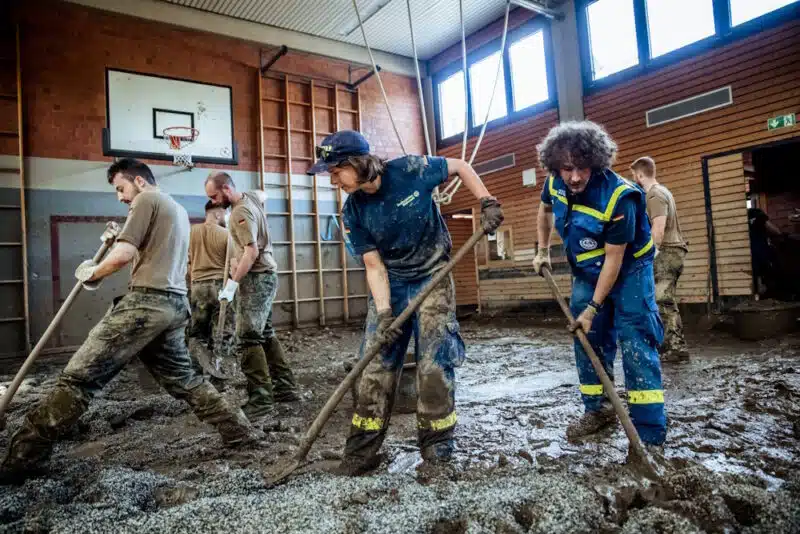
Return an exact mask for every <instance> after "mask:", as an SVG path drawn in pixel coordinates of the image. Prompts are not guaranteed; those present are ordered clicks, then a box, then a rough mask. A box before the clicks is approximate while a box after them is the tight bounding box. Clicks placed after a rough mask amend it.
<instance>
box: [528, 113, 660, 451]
mask: <svg viewBox="0 0 800 534" xmlns="http://www.w3.org/2000/svg"><path fill="white" fill-rule="evenodd" d="M538 149H539V161H540V162H541V164H542V166H543V167H544V168H545V169H546V170H547V171H548V173H549V176H548V178H547V181H546V183H545V184H544V188H543V190H542V202H541V204H540V206H539V214H538V219H537V231H538V240H539V247H538V251H537V254H536V258H535V259H534V261H533V268H534V270H535V271H536V272H537V273H539V274H541V272H542V268H543V266H545V265H546V266H548V267H551V263H550V234H551V232H552V229H553V225H554V224H555V227H556V230H557V231H558V233H559V235H560V236H561V239H562V240H563V243H564V245H563V246H564V255H565V256H566V258H567V261H568V262H569V266H570V268H571V270H572V275H573V282H572V298H571V300H570V307H571V309H572V313H573V314H574V315H575V316H576V317H577V319H576V320H575V322H574V323H573V324H572V326H571V329H572V330H573V331H575V330H576V329H578V328H581V329H583V331H584V332H586V335H587V336H588V337H589V340H590V342H591V344H592V347H594V350H595V351H596V352H597V354H598V355H599V356H600V359H601V360H602V362H603V366H604V367H605V369H606V371H607V372H608V374H609V376H611V377H613V376H614V374H613V369H614V357H615V355H616V352H617V343H619V346H620V348H621V349H622V363H623V367H624V370H625V383H626V386H627V389H628V406H629V409H630V414H631V419H633V423H634V425H635V426H636V428H637V430H638V432H639V435H640V436H641V438H642V441H644V442H645V443H646V444H649V445H661V444H663V442H664V439H665V437H666V426H667V425H666V415H665V411H664V391H663V389H662V386H661V365H660V363H659V358H658V346H659V345H660V344H661V341H662V339H663V337H664V328H663V325H662V323H661V319H660V318H659V315H658V307H657V305H656V300H655V284H654V281H653V256H654V254H655V248H654V246H653V240H652V238H651V235H650V223H649V222H648V219H647V206H646V204H645V193H644V191H642V189H641V188H639V187H638V186H636V185H634V184H633V183H631V182H628V181H626V180H624V179H623V178H621V177H620V176H619V175H617V174H616V173H614V171H612V170H611V168H610V167H611V165H612V164H613V162H614V158H615V156H616V151H617V145H616V144H615V143H614V141H613V140H612V139H611V137H610V136H609V135H608V134H607V133H606V132H605V130H603V128H602V127H600V126H599V125H597V124H594V123H592V122H588V121H587V122H567V123H563V124H561V125H559V126H556V127H555V128H553V129H552V130H550V133H548V134H547V137H545V139H544V140H543V141H542V143H541V144H540V145H539V146H538ZM575 357H576V360H577V366H578V377H579V379H580V391H581V397H582V398H583V404H584V407H585V413H584V415H583V416H582V417H580V418H579V419H577V420H576V421H574V422H572V423H571V424H570V425H569V427H568V428H567V438H568V439H570V440H576V439H579V438H583V437H585V436H588V435H590V434H594V433H595V432H598V431H599V430H600V429H602V428H604V427H606V426H608V425H610V424H611V423H613V422H614V420H615V419H614V413H613V410H612V408H611V406H610V404H609V403H608V401H607V400H606V398H605V397H604V395H603V386H602V385H601V383H600V379H599V378H598V376H597V373H596V372H595V371H594V368H593V367H592V365H591V362H590V360H589V358H588V356H587V355H586V353H585V351H584V350H583V347H582V346H581V344H580V343H578V342H577V341H576V343H575Z"/></svg>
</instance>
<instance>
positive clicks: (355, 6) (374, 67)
mask: <svg viewBox="0 0 800 534" xmlns="http://www.w3.org/2000/svg"><path fill="white" fill-rule="evenodd" d="M353 9H355V11H356V18H357V19H358V27H359V28H361V36H362V37H363V38H364V46H365V47H366V49H367V53H368V54H369V60H370V62H372V72H374V73H375V77H376V78H377V79H378V85H379V86H380V88H381V95H383V102H384V103H385V104H386V111H387V112H388V113H389V120H390V121H391V122H392V128H394V134H395V135H396V136H397V142H398V143H400V150H401V151H402V152H403V154H404V155H406V154H407V152H406V147H405V146H404V145H403V138H402V137H400V131H399V130H398V129H397V124H396V123H395V122H394V116H393V115H392V108H391V106H389V98H388V97H387V96H386V89H385V88H384V87H383V81H382V80H381V73H380V72H378V65H377V64H376V63H375V57H374V56H373V55H372V48H370V46H369V41H367V32H366V30H364V23H363V22H362V20H361V13H360V12H359V11H358V4H357V3H356V0H353ZM417 76H419V71H417Z"/></svg>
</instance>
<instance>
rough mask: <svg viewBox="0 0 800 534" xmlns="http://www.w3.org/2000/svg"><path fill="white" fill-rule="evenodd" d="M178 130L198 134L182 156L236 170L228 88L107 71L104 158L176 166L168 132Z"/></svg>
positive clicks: (231, 96) (236, 156)
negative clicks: (171, 161)
mask: <svg viewBox="0 0 800 534" xmlns="http://www.w3.org/2000/svg"><path fill="white" fill-rule="evenodd" d="M175 126H181V127H186V128H196V129H197V130H199V135H198V136H197V139H196V140H195V142H194V143H192V144H190V145H189V146H184V147H181V149H180V151H179V152H180V153H183V154H187V155H190V156H191V159H192V162H193V163H219V164H227V165H237V164H238V154H237V150H236V148H237V147H236V142H235V140H234V138H233V94H232V89H231V87H230V86H225V85H216V84H210V83H202V82H196V81H192V80H182V79H177V78H168V77H164V76H156V75H151V74H141V73H137V72H131V71H125V70H118V69H106V128H105V129H104V130H103V154H104V155H106V156H116V157H134V158H145V159H157V160H173V158H174V156H175V154H176V152H177V151H176V150H174V149H171V148H170V144H169V142H168V139H166V138H165V136H164V129H165V128H169V127H175Z"/></svg>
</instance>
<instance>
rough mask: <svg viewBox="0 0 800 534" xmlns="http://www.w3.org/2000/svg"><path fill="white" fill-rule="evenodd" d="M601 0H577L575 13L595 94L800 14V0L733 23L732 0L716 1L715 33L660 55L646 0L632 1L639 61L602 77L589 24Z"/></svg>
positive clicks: (587, 86)
mask: <svg viewBox="0 0 800 534" xmlns="http://www.w3.org/2000/svg"><path fill="white" fill-rule="evenodd" d="M598 1H601V0H576V2H575V16H576V19H577V23H578V50H579V54H580V61H581V74H582V76H583V89H584V93H585V94H587V95H588V94H591V93H593V92H597V91H600V90H603V89H606V88H608V87H610V86H613V85H616V84H618V83H623V82H626V81H629V80H631V79H633V78H636V77H639V76H642V75H645V74H650V73H652V72H655V71H657V70H660V69H662V68H664V67H667V66H669V65H673V64H675V63H677V62H679V61H682V60H684V59H687V58H689V57H692V56H696V55H699V54H702V53H704V52H707V51H709V50H712V49H714V48H716V47H719V46H721V45H724V44H728V43H730V42H733V41H736V40H739V39H743V38H745V37H749V36H751V35H753V34H756V33H759V32H761V31H763V30H766V29H769V28H774V27H776V26H779V25H781V24H783V23H785V22H787V21H789V20H792V19H793V18H796V17H798V16H800V2H795V3H793V4H789V5H787V6H784V7H782V8H779V9H776V10H775V11H771V12H769V13H766V14H764V15H761V16H760V17H756V18H754V19H752V20H749V21H747V22H745V23H742V24H740V25H738V26H732V24H731V5H730V0H712V7H713V10H714V30H715V31H714V33H713V34H712V35H710V36H709V37H706V38H704V39H701V40H699V41H695V42H694V43H690V44H688V45H686V46H683V47H681V48H677V49H675V50H672V51H670V52H667V53H666V54H663V55H661V56H659V57H657V58H653V57H652V54H651V52H650V29H649V27H648V24H647V7H646V2H645V0H632V1H633V11H634V20H635V24H636V44H637V49H638V52H639V63H638V64H637V65H634V66H632V67H629V68H627V69H625V70H621V71H619V72H615V73H614V74H610V75H608V76H606V77H603V78H600V79H599V80H593V79H592V63H591V43H590V41H589V25H588V17H587V8H588V7H589V6H590V5H592V4H594V3H595V2H598Z"/></svg>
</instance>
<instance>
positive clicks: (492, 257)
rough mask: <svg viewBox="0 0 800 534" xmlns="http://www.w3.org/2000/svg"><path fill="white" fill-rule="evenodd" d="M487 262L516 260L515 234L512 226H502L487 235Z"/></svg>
mask: <svg viewBox="0 0 800 534" xmlns="http://www.w3.org/2000/svg"><path fill="white" fill-rule="evenodd" d="M486 243H487V247H486V253H487V258H486V260H487V261H486V263H491V262H495V261H513V260H514V234H513V232H512V231H511V227H510V226H501V227H500V228H498V229H497V231H496V232H495V233H494V234H491V235H488V236H486Z"/></svg>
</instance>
